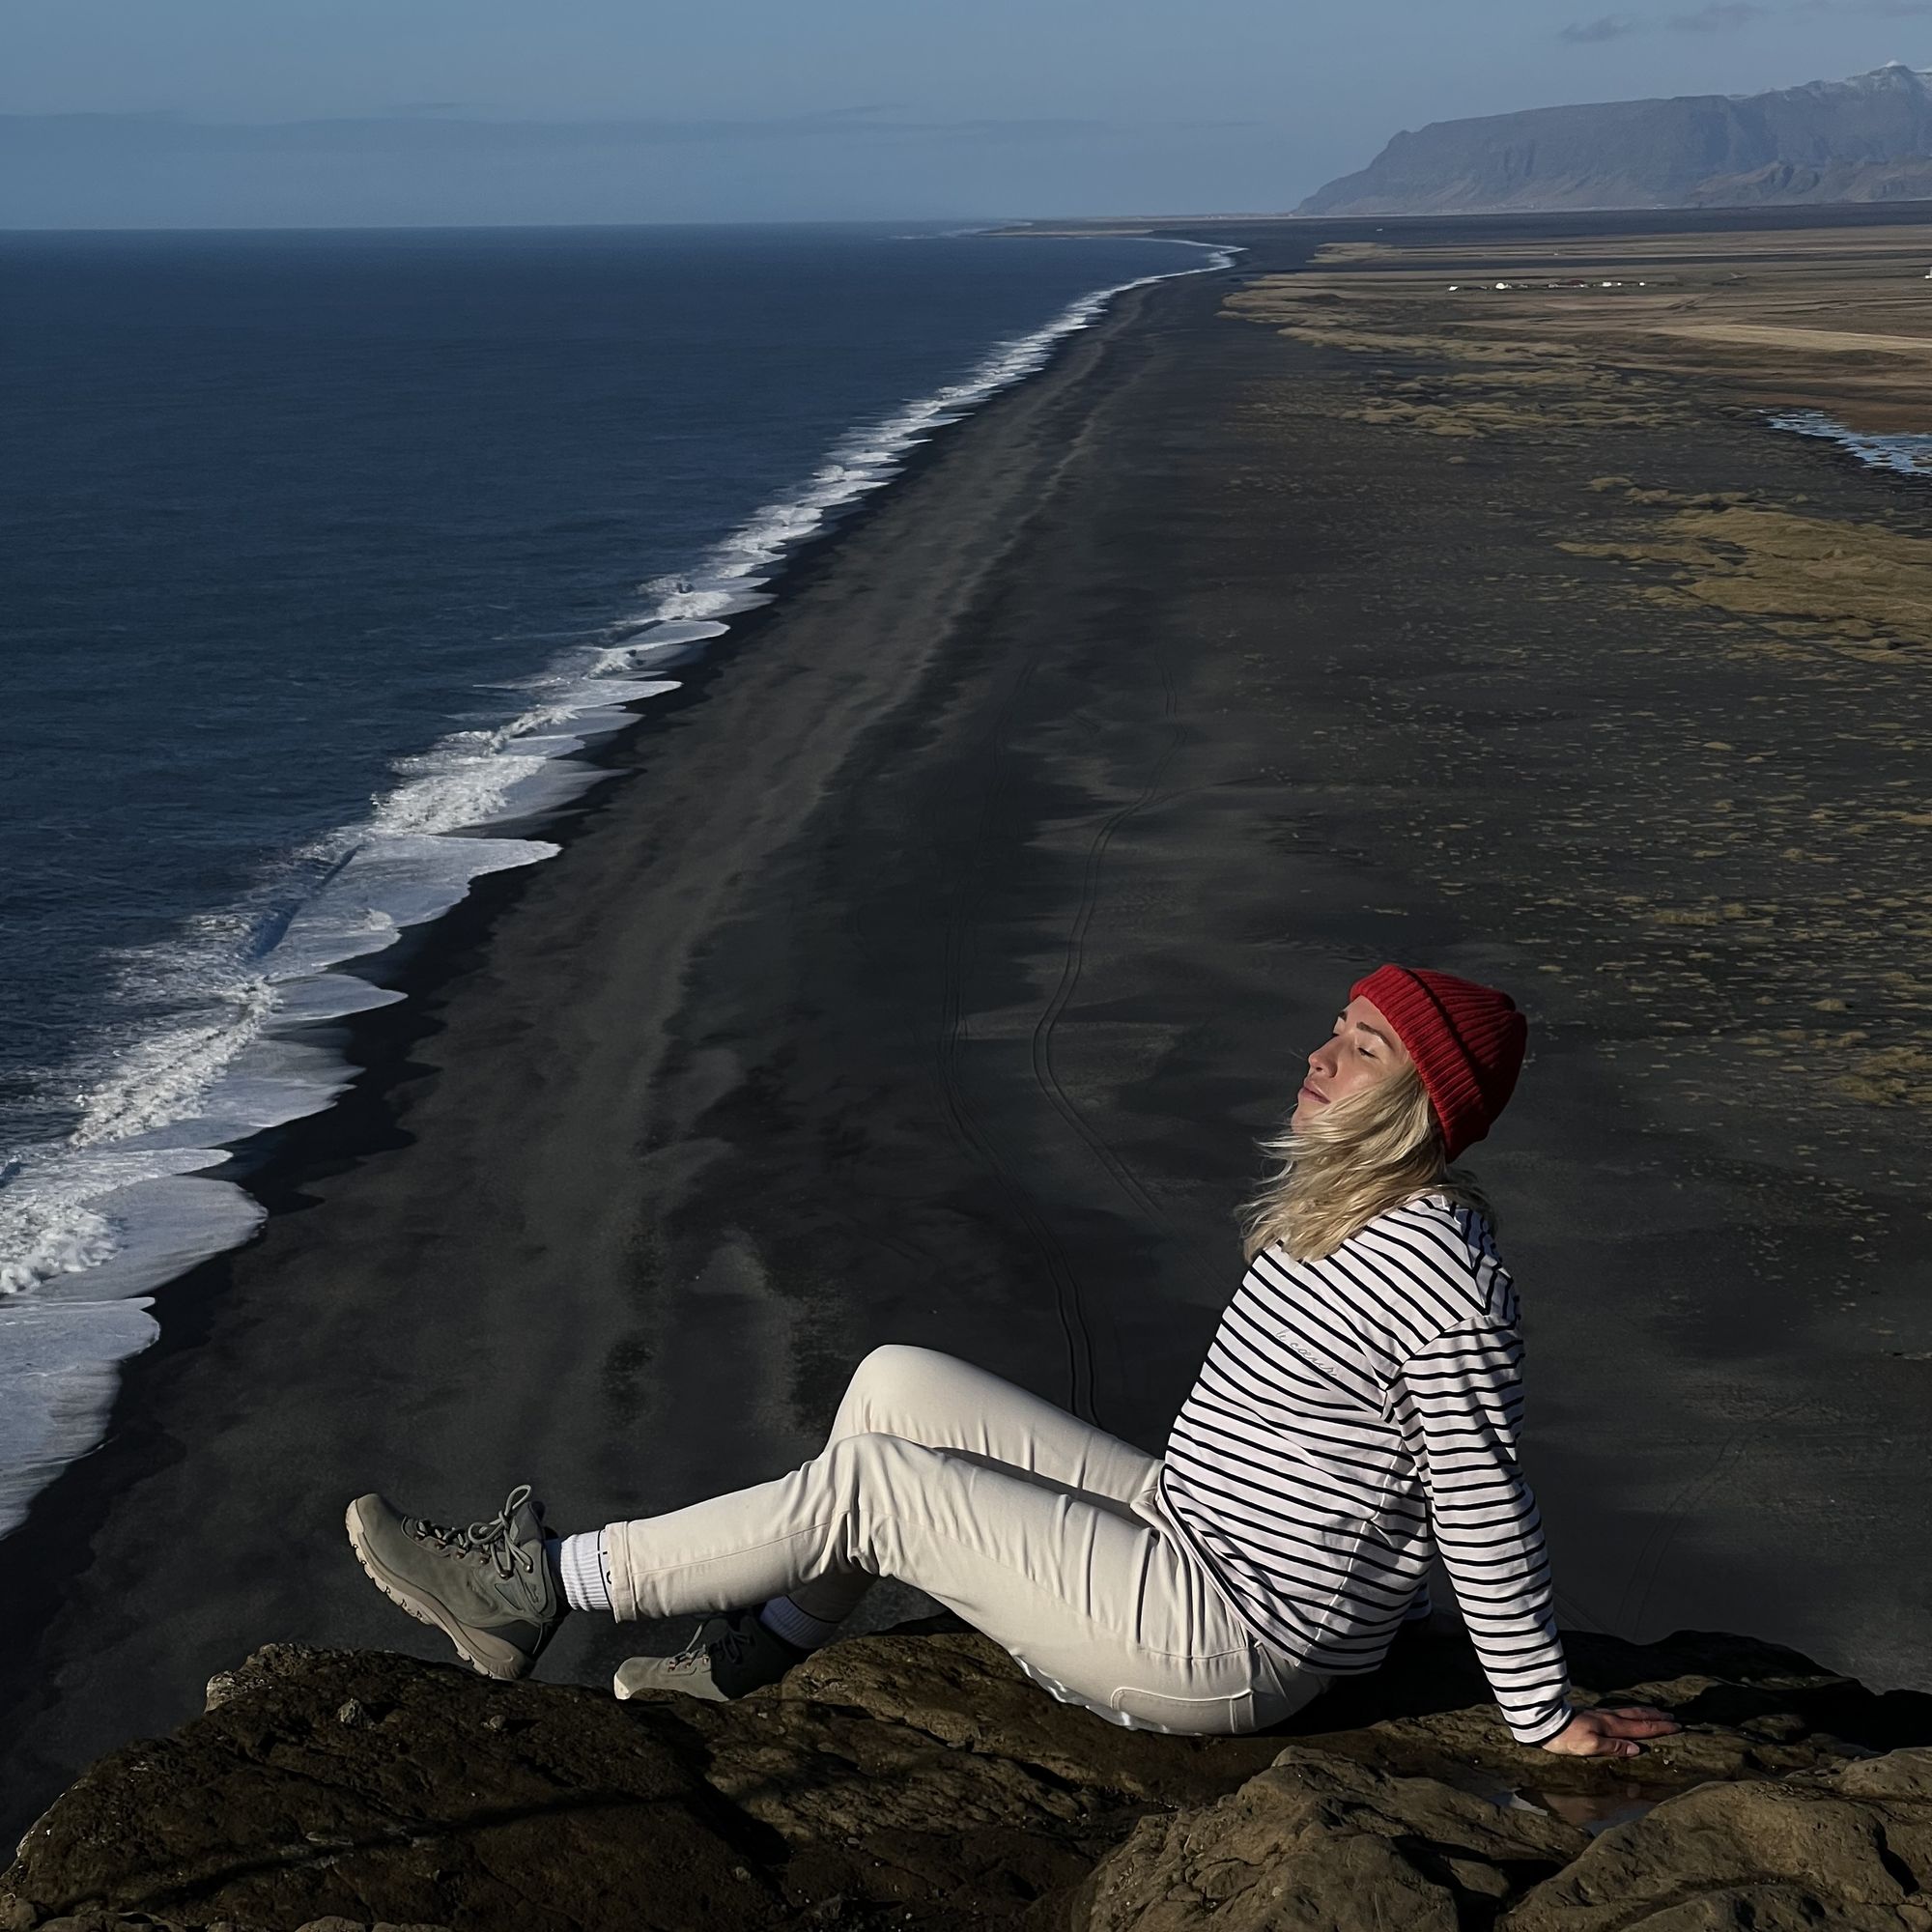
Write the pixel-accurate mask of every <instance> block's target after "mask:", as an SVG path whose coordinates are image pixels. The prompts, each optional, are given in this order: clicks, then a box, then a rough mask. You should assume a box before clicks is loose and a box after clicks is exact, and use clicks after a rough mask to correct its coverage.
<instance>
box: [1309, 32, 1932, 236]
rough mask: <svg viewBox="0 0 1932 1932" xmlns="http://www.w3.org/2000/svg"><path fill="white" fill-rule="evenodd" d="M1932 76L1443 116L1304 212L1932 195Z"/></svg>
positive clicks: (1401, 138)
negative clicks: (1470, 116) (1930, 87)
mask: <svg viewBox="0 0 1932 1932" xmlns="http://www.w3.org/2000/svg"><path fill="white" fill-rule="evenodd" d="M1928 78H1932V75H1928V74H1927V73H1920V72H1918V71H1915V70H1914V69H1912V68H1908V67H1902V66H1891V67H1883V68H1879V69H1877V70H1876V71H1873V72H1871V73H1866V74H1860V75H1858V76H1856V77H1855V78H1854V79H1851V80H1839V81H1812V82H1810V83H1809V84H1808V85H1806V86H1804V87H1787V88H1781V89H1779V90H1778V91H1776V93H1772V94H1752V95H1736V96H1733V95H1721V94H1702V95H1686V96H1683V97H1681V98H1679V99H1673V100H1613V101H1605V102H1601V103H1598V104H1595V105H1590V106H1580V107H1540V108H1536V109H1533V110H1531V111H1530V112H1527V113H1522V114H1493V115H1487V116H1483V117H1481V118H1479V119H1476V120H1469V121H1438V122H1435V123H1434V124H1433V125H1432V126H1430V127H1427V128H1422V129H1421V130H1420V132H1417V133H1402V134H1398V135H1397V136H1396V137H1395V139H1394V140H1392V141H1391V142H1390V143H1389V144H1388V146H1387V147H1385V148H1384V149H1383V150H1382V151H1381V153H1380V154H1379V155H1378V156H1376V158H1375V159H1374V160H1373V161H1372V162H1370V164H1369V165H1368V166H1367V167H1366V168H1363V169H1362V170H1361V171H1360V172H1359V173H1356V174H1351V175H1344V176H1343V177H1342V178H1341V179H1340V180H1339V181H1332V182H1330V183H1329V184H1328V185H1327V186H1325V187H1323V188H1320V189H1318V190H1317V191H1316V192H1315V193H1314V194H1312V195H1310V196H1309V197H1308V199H1307V200H1306V201H1304V202H1303V203H1302V204H1301V206H1300V207H1299V208H1298V209H1296V210H1295V213H1297V214H1434V213H1444V214H1446V213H1486V212H1492V213H1494V212H1503V211H1507V210H1512V209H1519V210H1526V209H1560V208H1704V207H1734V206H1747V205H1751V204H1759V203H1774V202H1827V201H1880V200H1888V199H1910V198H1914V197H1918V196H1932V92H1928V88H1927V81H1928Z"/></svg>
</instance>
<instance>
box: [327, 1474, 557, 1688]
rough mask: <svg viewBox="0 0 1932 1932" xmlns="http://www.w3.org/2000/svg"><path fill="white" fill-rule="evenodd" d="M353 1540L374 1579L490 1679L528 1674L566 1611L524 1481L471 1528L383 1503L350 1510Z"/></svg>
mask: <svg viewBox="0 0 1932 1932" xmlns="http://www.w3.org/2000/svg"><path fill="white" fill-rule="evenodd" d="M348 1524H349V1541H350V1543H351V1544H352V1545H354V1547H355V1555H356V1559H357V1560H358V1561H359V1562H360V1563H361V1565H362V1567H363V1569H364V1570H366V1571H367V1572H368V1573H369V1577H370V1580H371V1581H372V1582H374V1583H375V1584H376V1585H377V1586H378V1587H379V1588H380V1589H381V1590H382V1591H383V1593H384V1595H385V1596H386V1597H388V1598H389V1599H390V1601H391V1602H393V1603H395V1604H398V1605H401V1606H402V1607H403V1608H404V1609H406V1610H407V1611H409V1613H410V1615H411V1616H412V1617H414V1618H415V1619H416V1620H417V1622H419V1623H425V1624H434V1625H435V1626H436V1628H437V1629H438V1630H440V1631H441V1632H442V1634H443V1635H444V1636H446V1637H448V1639H449V1640H450V1642H451V1643H453V1644H454V1645H455V1646H456V1648H457V1650H458V1652H459V1653H461V1655H462V1657H463V1661H464V1662H466V1663H468V1664H469V1665H471V1666H472V1667H473V1668H475V1669H477V1670H480V1671H481V1672H482V1673H483V1674H484V1676H486V1677H506V1678H507V1677H527V1676H528V1675H529V1671H530V1665H531V1664H533V1663H534V1662H536V1661H537V1659H538V1658H539V1657H540V1656H541V1655H542V1654H543V1647H544V1645H545V1644H547V1643H548V1642H549V1641H550V1640H551V1637H552V1635H553V1634H554V1633H555V1630H556V1627H557V1625H558V1624H560V1623H561V1622H562V1621H563V1613H564V1611H565V1609H566V1608H567V1607H568V1605H566V1604H565V1603H564V1601H563V1596H562V1593H561V1592H560V1591H559V1590H558V1588H557V1584H556V1579H555V1577H553V1576H552V1574H551V1567H550V1563H549V1560H548V1558H547V1557H546V1556H545V1554H544V1530H543V1505H542V1504H541V1503H534V1502H532V1501H531V1500H530V1486H529V1485H528V1484H527V1483H525V1484H523V1485H521V1486H520V1487H519V1488H517V1489H514V1490H512V1491H511V1492H510V1493H509V1495H508V1496H507V1497H505V1498H504V1502H503V1507H502V1508H501V1509H500V1510H499V1511H498V1512H497V1515H496V1516H495V1517H494V1518H492V1519H491V1520H489V1521H488V1522H472V1523H471V1524H469V1527H468V1528H467V1529H457V1528H452V1527H448V1526H446V1525H444V1524H442V1523H440V1522H426V1521H425V1520H423V1519H422V1518H421V1517H417V1516H405V1515H403V1513H402V1512H401V1511H400V1510H398V1509H396V1508H395V1507H394V1506H393V1505H392V1504H389V1503H387V1502H384V1499H383V1498H382V1497H381V1496H357V1497H356V1498H355V1501H354V1502H353V1503H351V1504H350V1505H349V1516H348Z"/></svg>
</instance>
